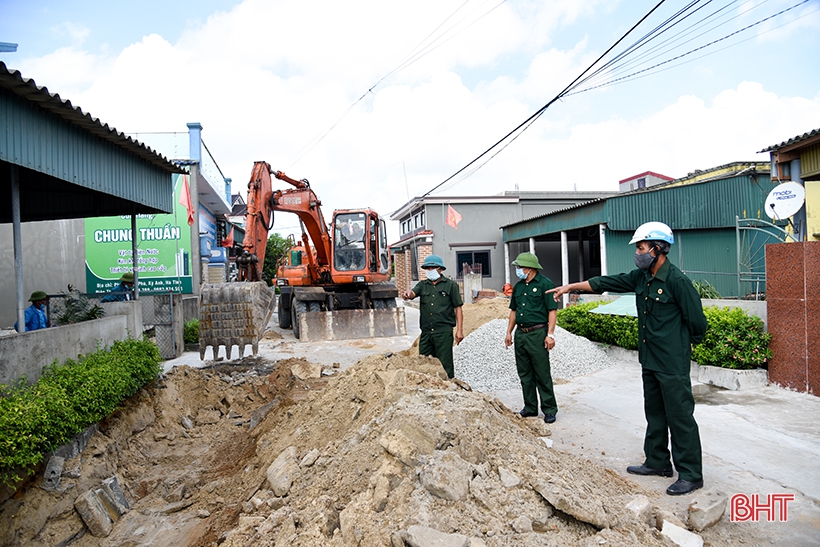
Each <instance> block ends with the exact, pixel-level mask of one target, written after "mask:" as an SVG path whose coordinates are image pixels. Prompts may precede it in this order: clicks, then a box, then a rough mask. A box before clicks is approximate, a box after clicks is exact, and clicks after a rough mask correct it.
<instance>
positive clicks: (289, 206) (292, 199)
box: [236, 161, 330, 281]
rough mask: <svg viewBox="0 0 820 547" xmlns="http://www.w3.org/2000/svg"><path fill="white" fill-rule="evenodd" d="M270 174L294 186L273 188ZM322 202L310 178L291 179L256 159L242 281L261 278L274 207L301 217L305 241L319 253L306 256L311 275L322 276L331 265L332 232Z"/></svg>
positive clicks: (240, 273) (239, 261) (250, 184)
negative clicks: (312, 186)
mask: <svg viewBox="0 0 820 547" xmlns="http://www.w3.org/2000/svg"><path fill="white" fill-rule="evenodd" d="M271 174H273V175H274V176H275V177H276V178H277V179H279V180H283V181H285V182H287V183H289V184H291V185H292V186H294V188H292V189H287V190H276V191H274V190H273V187H272V184H271ZM321 205H322V202H321V201H320V200H319V198H318V196H317V195H316V193H315V192H314V191H313V190H312V189H311V188H310V183H308V181H307V180H295V179H292V178H290V177H288V176H287V175H286V174H284V173H282V172H281V171H275V172H274V171H273V170H272V169H271V167H270V165H269V164H268V163H267V162H264V161H257V162H255V163H254V164H253V170H252V171H251V179H250V182H248V204H247V209H248V211H247V215H246V217H245V242H244V244H243V253H242V255H241V256H239V257H237V259H236V263H237V269H238V276H237V277H238V279H239V281H262V267H263V265H264V263H265V251H266V250H267V243H268V231H269V230H270V229H271V227H272V225H273V214H274V211H285V212H288V213H294V214H295V215H296V216H298V217H299V220H300V221H301V222H302V225H303V226H304V227H305V230H306V233H304V234H303V235H302V241H303V244H304V245H305V248H306V249H310V248H311V246H310V241H312V242H313V249H315V253H316V255H315V258H314V253H313V252H308V253H307V257H306V258H307V260H308V264H310V266H311V268H310V271H311V277H313V278H314V279H315V280H318V279H320V278H321V276H322V274H323V273H324V272H326V271H327V270H328V269H329V268H330V236H329V234H328V231H327V225H326V224H325V220H324V217H323V215H322V208H321ZM308 236H309V238H310V241H308Z"/></svg>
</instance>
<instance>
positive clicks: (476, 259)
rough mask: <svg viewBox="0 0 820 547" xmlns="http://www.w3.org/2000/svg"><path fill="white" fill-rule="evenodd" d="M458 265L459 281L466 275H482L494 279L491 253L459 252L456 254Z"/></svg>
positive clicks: (457, 274) (457, 275)
mask: <svg viewBox="0 0 820 547" xmlns="http://www.w3.org/2000/svg"><path fill="white" fill-rule="evenodd" d="M456 263H457V267H458V269H457V271H456V277H458V278H459V279H461V278H463V277H464V274H465V273H481V277H492V271H491V270H490V251H459V252H457V253H456ZM465 265H466V267H467V269H466V271H465Z"/></svg>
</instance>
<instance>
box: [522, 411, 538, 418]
mask: <svg viewBox="0 0 820 547" xmlns="http://www.w3.org/2000/svg"><path fill="white" fill-rule="evenodd" d="M518 414H520V415H521V417H522V418H532V417H533V416H538V413H537V412H527V411H526V410H524V409H521V412H519V413H518Z"/></svg>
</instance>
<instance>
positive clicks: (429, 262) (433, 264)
mask: <svg viewBox="0 0 820 547" xmlns="http://www.w3.org/2000/svg"><path fill="white" fill-rule="evenodd" d="M421 267H422V269H424V268H441V269H443V270H446V269H447V267H446V266H445V265H444V261H443V260H442V259H441V257H440V256H439V255H430V256H428V257H427V258H426V259H424V264H422V265H421Z"/></svg>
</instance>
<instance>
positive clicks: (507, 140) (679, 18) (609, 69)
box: [422, 0, 813, 197]
mask: <svg viewBox="0 0 820 547" xmlns="http://www.w3.org/2000/svg"><path fill="white" fill-rule="evenodd" d="M767 1H768V0H764V1H763V2H761V3H759V4H757V5H754V6H752V7H750V8H749V9H747V10H745V11H743V12H741V13H740V14H738V15H736V16H735V17H732V18H731V19H729V20H728V21H725V22H723V23H720V24H717V25H714V26H713V27H712V28H710V29H708V30H707V31H704V32H702V33H700V34H698V35H697V36H695V37H693V38H690V39H688V40H686V41H684V42H683V43H684V44H685V43H689V42H691V41H692V40H694V39H696V38H699V37H701V36H704V35H705V34H707V33H708V32H711V31H713V30H714V29H716V28H718V27H720V26H723V25H724V24H726V23H728V22H729V21H732V20H734V19H737V18H738V17H740V16H741V15H743V14H745V13H748V12H749V11H751V10H753V9H755V8H758V7H760V6H761V5H763V4H764V3H766V2H767ZM809 1H810V0H802V1H801V2H798V3H796V4H794V5H792V6H791V7H788V8H786V9H783V10H781V11H779V12H777V13H775V14H773V15H770V16H768V17H765V18H763V19H760V20H758V21H756V22H755V23H752V24H750V25H747V26H745V27H743V28H741V29H739V30H736V31H734V32H731V33H729V34H727V35H725V36H723V37H721V38H718V39H715V40H712V41H710V42H708V43H706V44H704V45H702V46H699V47H696V48H693V49H691V50H689V51H687V52H685V53H682V54H680V55H676V56H675V57H672V58H670V59H666V60H665V61H662V62H660V63H656V64H655V65H652V66H650V67H648V68H645V69H642V70H637V71H635V72H632V73H630V74H628V75H626V76H623V77H619V78H614V79H611V80H609V81H606V82H604V83H601V84H598V85H592V86H589V87H585V88H583V89H580V90H577V89H578V88H579V87H581V86H583V85H584V84H586V83H589V82H591V81H593V82H594V81H596V80H597V81H600V80H601V78H602V77H604V75H606V76H608V77H611V76H612V75H614V74H619V73H623V72H624V71H625V70H628V67H630V66H635V65H636V64H638V65H639V64H640V62H639V61H640V60H641V59H642V58H646V57H647V55H651V53H652V52H653V51H657V50H658V49H660V48H663V46H664V45H665V44H667V43H670V42H671V43H674V42H675V41H676V40H675V39H676V38H678V40H679V39H680V37H686V36H687V33H691V32H690V31H691V30H692V29H697V28H699V27H702V26H704V25H706V22H707V21H710V20H712V19H714V18H715V17H716V16H717V15H718V14H720V13H721V12H723V11H724V10H725V9H726V8H728V7H729V6H731V5H732V4H735V3H736V2H737V0H733V1H732V2H730V3H729V4H727V5H724V6H723V7H721V8H719V9H717V10H715V11H713V12H712V13H710V14H709V15H706V16H705V17H703V18H702V19H700V20H699V21H697V22H695V23H693V24H691V25H690V26H689V27H687V28H686V29H684V30H683V31H681V32H679V33H677V34H675V35H673V36H671V37H670V38H667V39H666V40H664V41H663V42H662V43H660V44H658V45H656V46H654V47H652V48H650V49H649V50H648V51H646V52H644V53H641V54H639V57H638V59H633V60H630V61H628V62H627V61H625V60H626V59H627V58H628V57H629V56H630V55H631V54H634V52H637V51H639V50H640V49H641V48H643V47H644V46H646V45H647V44H648V43H650V42H651V41H652V40H656V39H658V37H659V36H661V35H663V34H664V33H666V32H668V31H669V30H670V29H672V28H673V27H675V26H677V25H679V24H681V23H682V22H683V21H685V20H686V19H688V18H689V17H691V16H693V15H694V14H695V13H697V12H698V11H699V10H701V9H703V8H705V7H706V6H707V5H709V4H711V3H712V0H707V1H706V2H705V3H703V2H702V0H693V1H692V2H690V3H689V4H687V5H686V6H685V7H683V8H681V9H680V10H679V11H678V12H676V13H675V14H674V15H672V16H671V17H669V18H667V19H666V20H665V21H664V22H663V23H661V24H659V25H657V26H656V27H655V28H654V29H652V30H651V31H649V32H648V33H646V34H645V35H644V36H643V37H641V38H639V39H638V40H637V41H636V42H634V43H633V44H631V45H630V46H628V47H627V48H626V49H625V50H624V51H622V52H621V53H619V54H617V55H616V56H615V57H613V59H611V60H609V61H608V62H606V63H604V64H603V65H602V66H601V67H599V68H597V69H596V70H594V71H593V72H592V73H591V74H589V75H587V73H588V72H590V70H592V68H593V67H595V66H596V65H597V64H598V63H599V62H600V61H601V60H602V59H603V58H604V57H606V55H608V54H609V53H610V52H611V51H612V50H613V49H614V48H615V47H616V46H617V45H618V44H619V43H620V42H622V41H623V40H624V39H625V38H626V37H627V36H628V35H630V34H631V33H632V32H633V31H634V30H635V29H636V28H637V27H638V26H639V25H641V24H642V23H643V22H644V21H645V20H646V19H647V18H648V17H649V16H650V15H651V14H652V13H653V12H654V11H655V10H657V9H658V8H659V7H660V6H661V4H663V3H664V1H663V0H662V1H661V2H659V3H658V4H657V5H655V7H653V8H652V9H651V10H650V11H649V12H648V13H647V14H646V15H644V16H643V17H642V18H641V19H640V20H639V21H638V22H637V23H636V24H635V25H634V26H633V27H632V28H631V29H629V31H627V32H626V33H625V34H624V35H623V36H621V38H620V39H618V41H616V42H615V44H613V45H612V46H610V47H609V48H608V49H607V50H606V51H605V52H604V54H603V55H601V56H600V57H598V59H596V60H595V62H593V63H592V64H591V65H590V66H589V67H588V68H587V69H586V70H585V71H583V72H582V73H581V75H580V76H578V77H577V78H575V79H574V80H573V81H572V82H571V83H570V84H569V85H568V86H567V87H565V88H564V89H563V90H562V91H561V92H560V93H559V94H558V95H556V96H555V97H554V98H553V99H552V100H551V101H549V102H548V103H547V104H546V105H544V106H543V107H541V108H540V109H539V110H537V111H536V112H535V113H534V114H532V115H531V116H530V117H529V118H527V119H526V120H524V121H523V122H521V123H520V124H519V125H518V126H516V127H515V128H514V129H513V130H512V131H510V132H509V133H507V134H506V135H504V137H502V138H501V139H499V140H498V141H497V142H496V143H495V144H493V145H492V146H491V147H489V148H488V149H487V150H485V151H484V152H482V153H481V154H480V155H479V156H477V157H476V158H475V159H473V160H472V161H470V162H469V163H468V164H467V165H465V166H464V167H462V168H461V169H459V170H458V171H456V172H455V173H453V174H452V175H450V176H449V177H448V178H446V179H445V180H444V181H442V182H441V183H439V184H438V185H436V186H435V187H433V188H432V189H431V190H429V191H428V192H427V193H425V194H424V196H422V197H425V196H427V195H429V194H431V193H433V192H435V191H436V190H438V189H440V188H441V189H442V190H445V189H449V188H452V187H453V186H455V185H456V184H458V183H460V182H461V181H463V180H464V179H466V178H468V177H469V176H470V175H472V174H473V173H475V172H476V171H477V170H479V169H480V168H481V167H483V166H484V165H486V164H487V163H488V162H489V161H490V160H492V159H493V158H494V157H495V156H497V155H498V154H499V153H501V152H502V151H503V150H504V149H506V148H507V146H509V145H510V144H512V143H513V142H514V141H515V140H516V139H517V138H518V137H520V136H521V135H522V134H523V132H524V131H526V130H527V129H529V127H530V126H531V125H532V124H533V123H535V121H536V120H537V119H538V118H539V117H540V116H541V115H542V114H543V113H544V112H545V111H546V109H547V108H549V107H550V106H551V105H552V104H554V103H555V102H556V101H558V100H560V99H562V98H563V97H566V96H569V95H576V94H579V93H583V92H585V91H590V90H592V89H597V88H600V87H605V86H609V85H614V84H616V83H622V82H625V81H631V80H633V79H637V78H642V77H645V76H648V75H651V74H656V73H658V72H661V71H663V70H667V69H669V68H673V66H667V67H666V68H661V67H664V66H665V65H668V64H670V63H674V62H675V61H680V60H681V59H683V58H685V57H687V56H689V55H692V54H694V53H696V52H698V51H702V50H704V49H707V48H710V47H712V46H714V45H715V44H718V43H720V42H723V41H725V40H727V39H729V38H731V37H733V36H737V35H738V34H740V33H742V32H745V31H747V30H749V29H751V28H754V27H756V26H758V25H760V24H762V23H764V22H766V21H770V20H772V19H774V18H776V17H779V16H781V15H783V14H784V13H786V12H788V11H791V10H793V9H795V8H797V7H799V6H801V5H803V4H806V3H808V2H809ZM701 3H702V4H703V5H701V6H698V4H701ZM812 13H813V12H812ZM724 16H725V14H724V15H721V17H724ZM801 17H802V16H801ZM785 24H787V23H784V25H785ZM770 30H771V29H770ZM767 32H768V31H767ZM743 41H746V40H742V41H741V42H743ZM738 43H740V42H738ZM731 45H737V44H731ZM731 45H730V46H726V47H727V48H728V47H731ZM675 47H679V46H675ZM671 49H674V48H667V49H666V51H670V50H671ZM722 49H726V48H721V49H720V50H717V51H722ZM717 51H714V52H710V53H708V54H707V55H709V54H712V53H716V52H717ZM658 56H659V55H654V56H651V57H649V60H652V59H655V58H657V57H658ZM705 56H706V55H703V56H701V57H699V58H702V57H705ZM690 60H695V59H690ZM690 60H687V61H683V62H679V63H677V64H676V65H674V66H679V65H681V64H684V63H686V62H689V61H690ZM493 151H495V152H494V153H492V155H489V154H490V153H491V152H493ZM488 155H489V156H488ZM485 156H486V157H485ZM482 158H484V161H482V162H481V163H478V162H479V160H481V159H482ZM468 169H469V170H468ZM459 175H461V176H460V177H459V178H458V179H456V177H458V176H459ZM447 183H449V184H447ZM445 185H446V186H445Z"/></svg>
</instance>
